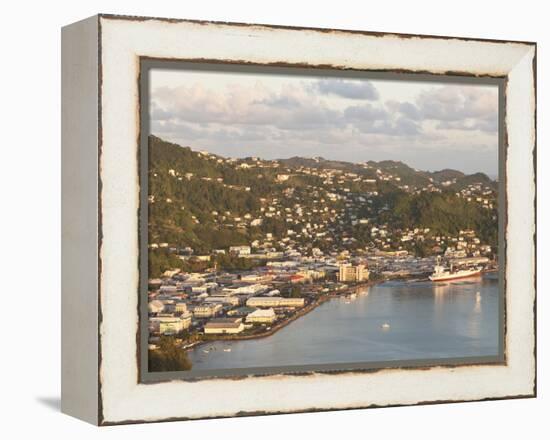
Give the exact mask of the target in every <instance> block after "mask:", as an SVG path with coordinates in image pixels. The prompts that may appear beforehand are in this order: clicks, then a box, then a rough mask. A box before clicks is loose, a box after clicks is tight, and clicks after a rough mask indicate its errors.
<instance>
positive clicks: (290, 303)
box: [246, 296, 305, 307]
mask: <svg viewBox="0 0 550 440" xmlns="http://www.w3.org/2000/svg"><path fill="white" fill-rule="evenodd" d="M304 304H305V299H304V298H283V297H281V296H255V297H252V298H249V299H248V300H247V301H246V305H247V306H248V307H303V306H304Z"/></svg>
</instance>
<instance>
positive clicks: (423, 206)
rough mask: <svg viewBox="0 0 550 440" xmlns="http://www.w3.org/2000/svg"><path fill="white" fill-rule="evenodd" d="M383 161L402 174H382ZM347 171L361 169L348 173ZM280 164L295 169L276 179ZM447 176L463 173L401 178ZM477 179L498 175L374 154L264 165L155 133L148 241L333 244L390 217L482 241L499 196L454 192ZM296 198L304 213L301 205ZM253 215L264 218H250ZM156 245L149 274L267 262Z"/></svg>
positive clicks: (361, 240)
mask: <svg viewBox="0 0 550 440" xmlns="http://www.w3.org/2000/svg"><path fill="white" fill-rule="evenodd" d="M252 165H254V166H252ZM300 167H307V168H309V169H324V168H326V169H333V170H340V171H341V173H340V174H338V173H337V174H335V177H333V181H332V182H328V183H327V182H326V181H325V180H324V178H321V177H319V176H316V175H312V174H310V173H309V174H308V173H302V172H299V171H297V170H299V169H300ZM380 170H381V172H383V173H385V175H392V176H397V177H399V179H400V180H381V179H378V178H377V173H378V172H379V171H380ZM344 173H352V175H354V176H355V175H357V176H361V177H362V178H363V179H355V178H353V177H352V178H347V179H343V180H340V179H341V176H343V175H344ZM278 174H288V179H287V180H285V181H277V179H276V177H277V175H278ZM365 179H371V180H372V181H370V182H367V181H366V180H365ZM430 179H432V180H433V182H434V183H433V184H432V181H431V180H430ZM449 180H456V183H454V184H452V185H448V186H446V187H443V188H444V189H443V192H430V191H425V192H422V193H411V192H410V191H409V192H407V191H406V190H405V189H406V187H403V185H412V186H416V185H418V187H420V188H426V187H427V186H432V187H433V185H439V184H440V183H442V182H447V181H449ZM475 183H481V184H483V185H488V186H489V187H491V188H495V189H496V183H495V182H493V181H491V180H490V179H489V178H488V177H487V176H486V175H484V174H482V173H477V174H473V175H464V174H463V173H461V172H458V171H455V170H442V171H438V172H434V173H428V172H423V171H417V170H414V169H413V168H411V167H409V166H407V165H406V164H403V163H401V162H397V161H381V162H372V161H371V162H368V166H364V165H362V164H354V163H347V162H339V161H328V160H324V159H319V158H318V159H307V158H297V157H295V158H291V159H285V160H281V161H279V167H274V166H264V167H260V166H258V164H257V163H256V162H255V161H254V160H253V159H250V158H249V159H244V160H239V162H235V161H234V160H230V159H227V158H223V157H220V156H216V155H213V154H203V153H199V152H197V151H193V150H191V149H190V148H187V147H181V146H179V145H176V144H172V143H169V142H165V141H163V140H161V139H159V138H157V137H155V136H150V138H149V194H150V195H151V197H152V200H151V201H150V203H149V242H150V243H158V244H160V243H167V244H169V246H171V247H174V248H176V250H177V251H179V249H182V248H186V247H188V248H190V249H192V251H193V255H210V254H212V253H213V251H215V250H216V249H225V250H227V249H228V248H229V247H230V246H237V245H250V244H251V243H253V242H254V241H255V240H258V241H259V242H260V243H263V242H265V241H270V242H271V244H270V246H271V247H272V248H275V249H276V250H281V248H282V247H281V242H280V240H281V239H283V238H285V237H292V240H293V241H294V242H295V243H296V245H297V246H301V247H303V248H307V249H312V248H319V249H320V250H321V251H323V252H325V253H330V252H333V251H338V252H339V251H342V250H346V249H348V250H357V249H365V248H372V247H373V239H372V234H371V228H372V226H373V225H384V226H385V228H386V230H387V231H388V233H389V234H390V236H391V237H398V236H399V234H397V235H394V234H393V233H394V232H399V231H400V230H405V229H407V228H413V229H414V228H429V229H430V232H429V233H428V234H425V238H426V239H428V240H429V239H430V238H431V237H434V236H437V235H448V236H456V235H457V234H458V232H459V231H460V230H465V229H473V230H475V231H476V234H477V237H479V238H480V240H481V241H482V243H486V244H489V245H491V246H493V247H495V248H496V246H497V242H498V239H497V231H498V228H497V208H496V206H493V208H492V209H487V208H484V207H482V206H481V204H480V203H478V202H468V201H467V200H466V198H464V197H459V196H458V195H457V194H456V192H455V191H459V190H460V189H461V188H464V187H466V186H467V185H469V184H475ZM329 193H332V194H334V193H336V194H337V195H338V197H331V198H330V200H328V196H327V194H329ZM365 194H375V196H372V195H369V196H365V197H367V198H368V203H366V202H365V200H366V199H365V198H364V199H363V201H362V202H360V203H357V201H356V200H355V199H353V197H355V196H357V197H359V196H362V195H365ZM350 196H351V199H350V198H349V197H350ZM350 200H351V202H350ZM297 204H299V206H300V209H301V211H302V213H303V216H302V214H300V216H298V214H297V213H296V206H297ZM272 205H276V206H277V208H276V209H275V211H269V210H270V209H274V208H273V207H272ZM321 205H322V206H326V207H327V208H326V210H325V209H318V208H320V207H321ZM493 205H496V200H493ZM268 213H270V215H267V214H268ZM334 213H337V215H336V214H334ZM288 215H291V218H292V220H291V221H289V218H287V216H288ZM352 215H353V217H352ZM254 219H258V220H257V221H256V222H255V223H252V220H254ZM297 219H298V220H299V222H296V220H297ZM353 219H368V223H358V222H353V223H354V224H352V220H353ZM306 224H311V225H314V224H316V225H321V226H323V228H324V229H323V230H324V231H327V229H328V230H329V231H330V232H328V233H325V234H324V235H323V234H322V235H316V234H315V233H313V234H304V233H302V230H303V228H304V226H305V225H306ZM319 230H320V229H319ZM289 231H290V232H289ZM315 232H317V230H316V231H315ZM268 234H271V237H270V238H268ZM341 238H348V240H347V241H346V240H341ZM350 238H351V239H350ZM392 240H393V239H392ZM387 244H389V245H391V248H395V249H398V248H404V249H407V250H409V251H412V252H414V253H415V254H416V255H418V256H425V255H429V254H430V253H432V248H433V247H434V244H433V242H432V244H431V246H429V245H428V244H425V243H423V242H419V241H412V242H407V243H401V242H399V241H395V242H393V241H391V240H389V241H388V242H387ZM443 250H444V249H443ZM149 254H150V258H149V271H150V276H151V277H158V276H160V274H162V272H164V271H165V270H167V269H171V268H179V269H181V270H184V271H187V270H201V269H202V270H204V269H207V268H211V267H213V266H214V264H216V265H217V267H218V268H219V269H222V270H247V269H251V268H253V267H256V266H258V265H260V264H261V262H260V261H255V260H252V259H242V258H236V257H233V256H229V255H222V254H218V255H215V256H213V257H212V259H211V261H209V262H205V261H194V260H193V259H192V258H191V259H186V261H183V260H181V259H179V258H178V257H177V255H175V253H174V251H172V252H169V251H168V250H167V249H154V250H151V251H150V252H149Z"/></svg>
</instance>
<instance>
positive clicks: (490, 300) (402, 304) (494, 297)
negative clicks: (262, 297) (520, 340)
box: [189, 274, 499, 370]
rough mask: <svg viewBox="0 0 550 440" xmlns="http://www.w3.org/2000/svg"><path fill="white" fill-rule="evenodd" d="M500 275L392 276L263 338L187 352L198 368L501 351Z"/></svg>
mask: <svg viewBox="0 0 550 440" xmlns="http://www.w3.org/2000/svg"><path fill="white" fill-rule="evenodd" d="M498 295H499V292H498V278H497V275H496V274H487V275H484V276H483V277H478V278H472V279H468V280H461V281H455V282H446V283H432V282H430V281H425V282H424V281H422V282H403V281H388V282H385V283H383V284H379V285H376V286H371V287H369V288H364V289H361V290H360V291H358V292H357V296H356V297H355V298H354V299H349V298H347V299H344V298H335V299H333V300H331V301H328V302H326V303H324V304H322V305H320V306H319V307H317V308H316V309H315V310H313V311H312V312H310V313H309V314H307V315H305V316H303V317H301V318H299V319H297V320H296V321H294V322H292V323H291V324H289V325H288V326H287V327H284V328H283V329H281V330H280V331H278V332H277V333H275V334H274V335H272V336H269V337H267V338H263V339H255V340H247V341H232V342H229V341H227V342H222V341H220V342H214V343H211V344H208V345H205V346H202V347H200V348H197V349H195V350H193V351H191V352H190V353H189V355H190V358H191V360H192V361H193V370H206V369H222V368H252V367H275V366H291V365H308V364H333V363H339V362H342V363H346V362H369V361H390V360H411V359H442V358H452V357H469V356H496V355H498V339H499V338H498V336H499V331H498V313H499V301H498Z"/></svg>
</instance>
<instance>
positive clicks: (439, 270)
mask: <svg viewBox="0 0 550 440" xmlns="http://www.w3.org/2000/svg"><path fill="white" fill-rule="evenodd" d="M481 270H482V269H481V268H478V267H476V268H468V269H459V270H454V269H453V266H452V265H451V268H450V269H447V268H446V267H445V266H442V265H440V264H439V261H438V262H437V264H436V265H435V267H434V272H433V274H431V275H430V276H429V278H430V280H431V281H449V280H456V279H459V278H468V277H473V276H476V275H479V274H480V273H481Z"/></svg>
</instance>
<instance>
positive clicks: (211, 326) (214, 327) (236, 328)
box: [204, 318, 244, 335]
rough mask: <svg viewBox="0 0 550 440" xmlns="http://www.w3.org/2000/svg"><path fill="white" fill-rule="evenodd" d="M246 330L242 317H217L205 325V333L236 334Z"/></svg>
mask: <svg viewBox="0 0 550 440" xmlns="http://www.w3.org/2000/svg"><path fill="white" fill-rule="evenodd" d="M243 330H244V324H243V322H242V318H215V319H211V320H210V321H208V322H207V323H206V325H205V326H204V333H205V334H207V335H209V334H235V333H240V332H242V331H243Z"/></svg>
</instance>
